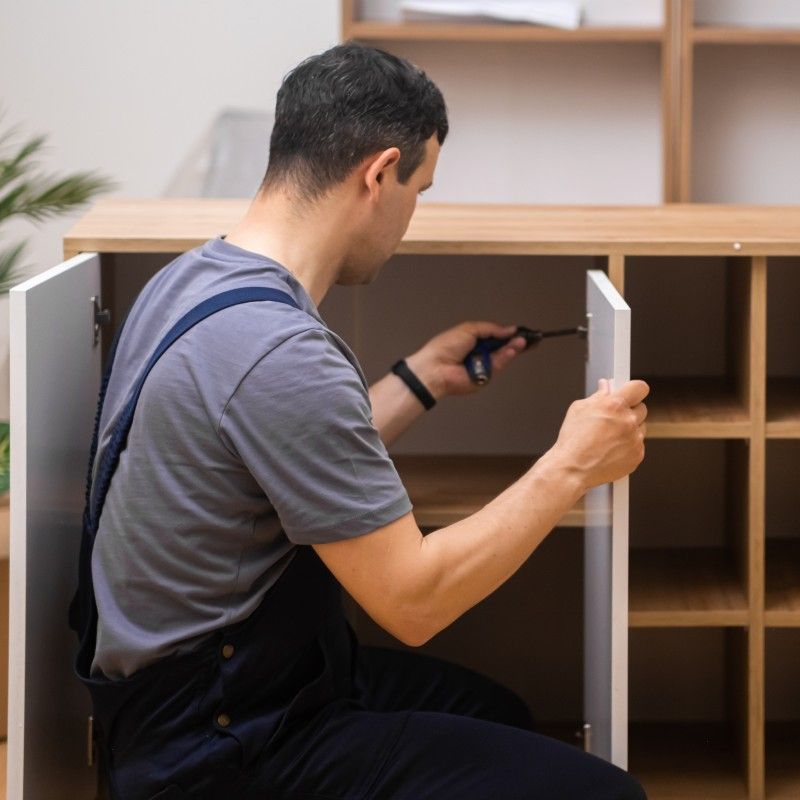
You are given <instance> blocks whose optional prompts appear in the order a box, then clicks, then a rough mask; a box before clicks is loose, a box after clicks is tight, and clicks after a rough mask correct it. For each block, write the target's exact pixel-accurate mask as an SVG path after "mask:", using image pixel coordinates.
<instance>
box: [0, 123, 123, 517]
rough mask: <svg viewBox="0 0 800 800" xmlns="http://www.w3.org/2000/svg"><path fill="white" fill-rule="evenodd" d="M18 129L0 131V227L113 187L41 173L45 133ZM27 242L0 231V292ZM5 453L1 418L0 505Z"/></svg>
mask: <svg viewBox="0 0 800 800" xmlns="http://www.w3.org/2000/svg"><path fill="white" fill-rule="evenodd" d="M1 121H2V115H0V122H1ZM18 132H19V130H18V127H13V128H10V129H8V130H7V131H5V132H0V226H2V224H3V223H4V222H6V221H7V220H9V219H11V218H12V217H19V218H23V219H28V220H31V221H32V222H42V221H43V220H46V219H49V218H51V217H55V216H58V215H60V214H65V213H68V212H70V211H73V210H74V209H76V208H78V207H80V206H82V205H84V204H85V203H87V202H88V201H89V200H91V199H92V198H93V197H95V196H96V195H98V194H99V193H101V192H105V191H109V190H110V189H113V188H115V184H114V182H112V181H111V180H109V179H108V178H106V177H104V176H103V175H101V174H99V173H97V172H75V173H72V174H70V175H65V176H57V175H53V174H48V173H43V172H42V171H40V169H39V162H38V157H39V156H40V155H41V153H42V151H43V150H44V149H45V142H46V137H45V136H33V137H30V138H27V139H24V140H23V141H21V142H19V143H15V139H16V137H17V134H18ZM26 244H27V243H26V242H25V241H19V242H16V243H13V244H7V243H5V242H4V241H3V236H2V230H0V296H2V295H4V294H6V293H7V292H8V291H9V289H10V288H11V287H12V286H13V285H14V284H15V283H16V282H18V281H19V280H20V279H21V278H22V276H23V274H25V272H27V268H26V265H24V264H23V256H24V252H25V247H26ZM9 457H10V453H9V424H8V422H7V421H4V422H0V504H3V503H7V502H8V489H9Z"/></svg>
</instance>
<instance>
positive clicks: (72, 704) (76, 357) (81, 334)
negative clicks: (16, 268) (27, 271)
mask: <svg viewBox="0 0 800 800" xmlns="http://www.w3.org/2000/svg"><path fill="white" fill-rule="evenodd" d="M99 295H100V258H99V256H98V255H96V254H92V253H89V254H83V255H79V256H76V257H75V258H72V259H70V260H69V261H66V262H65V263H63V264H61V265H59V266H57V267H55V268H53V269H51V270H49V271H48V272H45V273H43V274H41V275H39V276H37V277H35V278H33V279H32V280H30V281H27V282H26V283H23V284H21V285H20V286H17V287H15V288H14V289H12V290H11V295H10V312H11V437H12V438H11V459H12V460H11V564H10V570H11V575H10V606H11V608H10V614H11V620H10V637H9V638H10V642H9V650H10V659H9V694H8V697H9V714H8V798H9V800H23V798H24V800H58V799H59V798H64V800H67V799H68V800H83V799H85V800H89V798H93V797H94V796H95V789H96V780H95V772H94V770H93V769H91V768H90V767H88V766H87V758H86V750H87V734H86V729H87V716H88V714H89V708H90V705H89V695H88V692H87V691H86V690H85V689H84V687H83V686H82V685H81V684H80V683H79V681H78V679H77V678H76V677H75V675H74V673H73V670H72V661H73V656H74V653H75V649H76V645H77V639H76V636H75V634H74V633H73V632H72V631H71V630H70V629H69V627H68V624H67V609H68V606H69V601H70V599H71V597H72V593H73V591H74V590H75V586H76V581H77V575H78V571H77V563H78V545H79V541H80V535H81V516H82V512H83V499H84V480H85V476H86V466H87V458H88V452H89V446H90V439H91V432H92V425H93V420H94V411H95V405H96V402H97V391H98V386H99V377H100V367H101V364H100V347H99V345H96V344H95V341H94V339H95V337H94V313H93V306H92V302H91V298H92V297H93V296H99Z"/></svg>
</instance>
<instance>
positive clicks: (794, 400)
mask: <svg viewBox="0 0 800 800" xmlns="http://www.w3.org/2000/svg"><path fill="white" fill-rule="evenodd" d="M767 438H769V439H800V378H770V379H769V380H768V381H767Z"/></svg>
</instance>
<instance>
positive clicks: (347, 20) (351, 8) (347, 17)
mask: <svg viewBox="0 0 800 800" xmlns="http://www.w3.org/2000/svg"><path fill="white" fill-rule="evenodd" d="M355 13H356V9H355V0H342V19H341V36H342V41H347V40H348V39H351V38H353V23H354V22H355Z"/></svg>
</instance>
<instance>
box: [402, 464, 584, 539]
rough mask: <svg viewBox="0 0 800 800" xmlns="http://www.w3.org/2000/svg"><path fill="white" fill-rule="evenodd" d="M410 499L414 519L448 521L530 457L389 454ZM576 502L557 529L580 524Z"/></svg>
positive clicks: (498, 488) (518, 471) (473, 506)
mask: <svg viewBox="0 0 800 800" xmlns="http://www.w3.org/2000/svg"><path fill="white" fill-rule="evenodd" d="M392 459H393V461H394V463H395V466H396V467H397V471H398V472H399V473H400V477H401V478H402V479H403V483H404V484H405V487H406V489H407V490H408V494H409V497H410V498H411V502H412V503H413V504H414V516H415V518H416V520H417V524H418V525H419V526H420V527H425V528H441V527H444V526H445V525H452V524H453V523H454V522H458V521H459V520H461V519H464V518H465V517H468V516H470V514H474V513H475V512H476V511H480V509H481V508H483V506H485V505H486V504H487V503H488V502H490V501H491V500H493V499H494V498H495V497H497V495H498V494H500V492H502V491H503V490H504V489H506V488H507V487H508V486H510V485H511V484H512V483H513V482H514V481H515V480H517V478H519V477H520V476H521V475H522V474H523V473H524V472H525V471H526V470H527V469H528V468H529V467H530V466H531V464H533V462H534V461H535V459H536V457H535V456H531V457H528V456H446V455H435V456H393V457H392ZM585 520H586V515H585V512H584V509H583V503H582V502H581V503H580V504H579V505H578V506H576V507H575V508H574V509H573V510H572V511H570V512H568V513H567V515H566V516H565V517H564V518H563V519H562V520H561V522H560V523H559V525H558V527H560V528H582V527H583V526H584V525H585Z"/></svg>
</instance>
